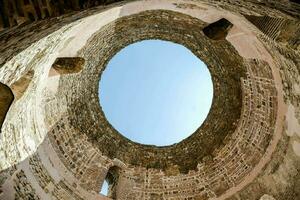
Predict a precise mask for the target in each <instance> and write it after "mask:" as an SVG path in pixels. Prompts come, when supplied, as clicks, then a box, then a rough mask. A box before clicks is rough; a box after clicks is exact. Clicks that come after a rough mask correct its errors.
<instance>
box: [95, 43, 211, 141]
mask: <svg viewBox="0 0 300 200" xmlns="http://www.w3.org/2000/svg"><path fill="white" fill-rule="evenodd" d="M99 97H100V103H101V107H102V109H103V111H104V114H105V116H106V118H107V120H108V121H109V122H110V123H111V124H112V126H113V127H114V128H115V129H116V130H118V131H119V133H121V134H122V135H124V136H125V137H127V138H129V139H130V140H132V141H135V142H138V143H141V144H148V145H156V146H166V145H171V144H174V143H178V142H180V141H181V140H183V139H185V138H186V137H188V136H189V135H191V134H192V133H194V132H195V131H196V130H197V129H198V128H199V127H200V125H201V124H202V123H203V121H204V120H205V118H206V117H207V115H208V112H209V110H210V107H211V104H212V98H213V83H212V80H211V76H210V73H209V70H208V69H207V67H206V65H205V64H204V63H203V62H202V61H201V60H200V59H198V58H197V57H196V56H195V55H194V54H193V53H192V52H191V51H190V50H188V49H187V48H185V47H184V46H182V45H179V44H175V43H172V42H167V41H162V40H144V41H140V42H137V43H134V44H131V45H129V46H127V47H125V48H124V49H122V50H121V51H120V52H118V53H117V54H116V55H115V56H114V57H113V58H112V59H111V60H110V62H109V63H108V65H107V67H106V69H105V70H104V72H103V74H102V76H101V80H100V87H99Z"/></svg>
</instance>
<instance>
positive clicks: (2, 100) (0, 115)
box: [0, 83, 14, 132]
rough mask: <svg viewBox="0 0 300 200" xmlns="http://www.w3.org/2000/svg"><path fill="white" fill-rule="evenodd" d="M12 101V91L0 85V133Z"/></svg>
mask: <svg viewBox="0 0 300 200" xmlns="http://www.w3.org/2000/svg"><path fill="white" fill-rule="evenodd" d="M13 100H14V94H13V92H12V90H11V89H10V88H9V87H8V86H7V85H5V84H3V83H0V132H1V127H2V124H3V122H4V119H5V117H6V114H7V112H8V110H9V107H10V105H11V104H12V102H13Z"/></svg>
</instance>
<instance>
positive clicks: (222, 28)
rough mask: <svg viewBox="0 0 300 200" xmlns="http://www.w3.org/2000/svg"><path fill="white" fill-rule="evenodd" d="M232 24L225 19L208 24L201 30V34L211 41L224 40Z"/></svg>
mask: <svg viewBox="0 0 300 200" xmlns="http://www.w3.org/2000/svg"><path fill="white" fill-rule="evenodd" d="M232 26H233V24H232V23H231V22H230V21H228V20H227V19H225V18H222V19H220V20H218V21H216V22H214V23H211V24H209V25H208V26H206V27H205V28H204V29H203V33H204V34H205V35H206V36H207V37H209V38H210V39H212V40H225V38H226V36H227V34H228V31H229V30H230V29H231V28H232Z"/></svg>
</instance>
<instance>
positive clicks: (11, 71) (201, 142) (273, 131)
mask: <svg viewBox="0 0 300 200" xmlns="http://www.w3.org/2000/svg"><path fill="white" fill-rule="evenodd" d="M238 2H239V1H238ZM248 5H251V6H248ZM247 6H248V7H247ZM294 8H297V7H296V6H295V7H294ZM290 13H291V12H290V11H287V12H282V11H281V8H280V9H279V8H278V9H274V8H271V7H268V6H267V5H265V6H264V7H258V6H257V4H256V3H255V2H254V3H253V2H252V3H251V2H250V1H249V2H248V1H247V2H240V5H238V3H233V4H230V2H227V1H222V2H206V1H202V2H201V1H199V2H194V1H191V2H187V1H155V2H151V1H137V2H132V3H125V2H124V3H122V4H118V5H115V6H114V5H111V6H110V7H109V8H103V7H101V8H99V9H94V10H91V11H86V12H82V13H77V14H74V15H70V16H65V17H63V18H61V19H49V24H47V25H46V24H45V23H43V24H42V23H39V22H37V23H35V24H32V25H29V26H27V27H26V26H24V27H20V29H14V30H11V31H8V32H7V33H4V34H3V35H1V43H5V45H3V46H2V48H4V46H5V47H6V48H7V47H9V48H7V49H6V50H4V49H3V50H1V63H2V64H1V65H2V66H1V68H0V82H2V83H3V84H6V85H8V86H9V87H11V88H14V87H13V85H18V84H16V83H18V81H19V80H27V81H26V83H27V86H26V87H25V89H22V90H21V93H22V95H20V98H18V99H15V100H14V101H13V103H12V104H11V107H10V109H9V112H8V113H7V115H6V117H5V121H4V123H3V126H2V130H1V136H0V137H1V143H0V158H1V159H0V160H1V161H0V168H1V175H0V176H1V179H0V185H1V190H0V199H105V198H106V197H104V196H102V195H100V194H98V193H99V191H100V188H101V185H102V183H103V181H104V179H105V178H106V176H107V173H108V172H109V170H110V169H111V168H113V167H114V168H117V169H118V170H117V171H118V181H117V183H116V185H115V187H114V190H115V191H114V193H115V198H116V199H185V198H190V199H226V198H229V199H259V198H261V199H268V198H269V199H272V198H275V199H297V198H298V197H299V181H298V180H299V167H300V166H299V156H300V153H299V152H300V150H299V148H300V147H299V146H300V141H299V140H300V138H299V136H300V134H299V130H300V128H299V127H300V125H299V118H300V117H299V112H298V110H299V102H300V94H299V87H300V83H299V46H297V43H295V42H291V41H294V39H295V37H297V35H296V36H295V35H293V34H290V35H282V34H284V33H285V32H284V31H282V32H276V30H277V31H278V30H280V29H278V28H277V29H275V28H274V31H275V32H276V34H275V35H276V37H275V38H274V33H272V34H271V33H270V32H266V31H264V30H261V29H259V27H260V26H258V24H257V23H256V22H254V21H251V20H250V21H249V17H244V16H243V15H245V16H246V15H247V16H250V15H251V16H258V17H259V16H263V15H270V17H273V18H275V17H276V19H278V18H281V19H285V21H286V24H285V23H283V25H282V24H281V25H280V26H281V27H284V26H291V24H292V26H293V27H294V28H295V29H296V30H297V29H298V30H299V18H297V16H295V15H291V14H290ZM222 18H225V19H226V20H228V21H229V22H230V23H231V24H233V26H232V27H231V28H230V30H229V31H228V34H227V35H226V37H225V39H221V40H212V39H210V38H209V37H207V36H206V35H205V34H204V33H203V32H202V30H203V28H205V27H207V26H208V25H209V24H212V23H214V22H216V21H218V20H219V19H222ZM251 19H252V18H251ZM95 22H97V23H95ZM277 22H280V23H282V20H279V19H278V20H277V21H276V20H273V21H270V22H269V23H270V24H271V25H270V26H271V27H273V26H274V24H275V25H276V23H277ZM255 23H256V24H255ZM40 26H42V29H41V30H40V32H38V33H36V34H33V33H31V32H30V31H28V30H30V29H31V30H34V29H36V28H37V27H40ZM280 26H279V25H278V26H276V27H280ZM53 30H55V31H54V32H53ZM83 30H84V31H83ZM22 34H23V35H22ZM295 34H297V33H295ZM21 35H22V37H21ZM8 36H9V37H8ZM24 36H27V37H24ZM4 38H6V40H4ZM9 38H10V39H9ZM150 38H153V39H165V40H170V41H174V42H177V43H180V44H183V45H185V46H186V47H188V48H189V49H191V50H192V52H193V53H194V54H195V55H197V56H198V57H200V58H201V59H202V60H203V61H204V62H205V63H206V64H207V66H208V67H209V70H210V72H211V74H212V78H213V82H214V90H215V91H216V92H215V96H214V100H213V105H212V109H211V112H210V113H209V116H208V118H207V119H206V121H205V122H204V124H203V125H202V126H201V127H200V128H199V129H198V130H197V131H196V132H195V133H194V134H193V135H192V136H191V137H189V138H187V139H186V140H183V141H182V142H180V143H178V144H176V145H172V146H169V147H164V148H158V147H155V146H145V145H139V144H136V143H133V142H131V141H129V140H126V138H124V137H122V136H121V135H120V134H119V133H117V132H116V130H114V129H113V128H112V127H111V126H110V125H109V124H108V122H107V121H106V119H105V118H104V115H103V112H102V111H101V108H100V107H99V102H98V97H97V95H98V94H97V91H98V85H97V84H98V81H99V78H100V75H101V72H102V71H103V69H104V67H105V65H106V63H107V62H108V61H109V59H110V58H111V57H112V56H113V55H114V54H115V53H116V52H117V51H118V50H120V49H121V48H122V47H124V46H126V45H128V44H130V43H133V42H135V41H139V40H142V39H150ZM277 38H278V39H280V40H277ZM285 41H287V42H285ZM13 47H14V48H13ZM66 57H71V58H80V59H81V60H84V62H81V65H80V70H74V71H70V70H64V72H65V73H58V72H57V70H54V69H55V68H56V69H57V67H55V66H53V64H55V63H56V62H55V61H56V60H57V59H58V58H66ZM60 66H61V65H60ZM62 67H65V68H66V69H68V66H62ZM76 69H78V68H76ZM28 72H32V73H28ZM28 74H30V75H29V76H28ZM19 82H20V81H19ZM19 85H20V84H19ZM21 85H22V84H21ZM87 86H89V87H87ZM12 91H13V92H14V90H13V89H12ZM18 91H20V90H18ZM19 93H20V92H19ZM87 97H88V98H87ZM224 104H225V106H224ZM222 130H223V131H222ZM205 144H210V145H207V146H206V145H205Z"/></svg>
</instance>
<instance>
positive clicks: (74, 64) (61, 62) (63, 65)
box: [49, 57, 85, 76]
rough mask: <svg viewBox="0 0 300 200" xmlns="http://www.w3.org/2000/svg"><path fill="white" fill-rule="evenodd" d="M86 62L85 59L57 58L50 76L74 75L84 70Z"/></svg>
mask: <svg viewBox="0 0 300 200" xmlns="http://www.w3.org/2000/svg"><path fill="white" fill-rule="evenodd" d="M84 62H85V60H84V59H83V58H79V57H77V58H57V59H56V60H55V62H54V63H53V65H52V68H51V70H50V72H49V75H50V76H51V75H53V74H55V73H58V74H72V73H78V72H80V71H81V70H82V68H83V65H84Z"/></svg>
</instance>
